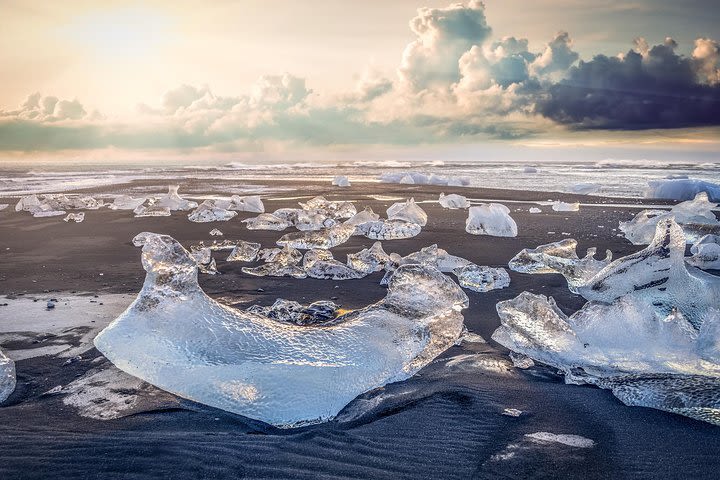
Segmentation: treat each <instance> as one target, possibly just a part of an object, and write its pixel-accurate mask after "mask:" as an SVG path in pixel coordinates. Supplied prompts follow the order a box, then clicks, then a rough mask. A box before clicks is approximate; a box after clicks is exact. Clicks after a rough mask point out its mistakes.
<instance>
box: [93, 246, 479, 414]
mask: <svg viewBox="0 0 720 480" xmlns="http://www.w3.org/2000/svg"><path fill="white" fill-rule="evenodd" d="M142 260H143V266H144V268H145V270H146V271H147V276H146V279H145V284H144V286H143V289H142V291H141V292H140V294H139V295H138V298H137V299H136V300H135V301H134V302H133V304H132V305H131V306H130V307H129V308H128V309H127V310H126V311H125V312H124V313H123V314H121V315H120V316H119V317H118V318H116V319H115V320H114V321H113V322H112V323H111V324H110V325H109V326H108V327H107V328H105V329H104V330H103V331H102V332H100V334H99V335H98V336H97V337H96V338H95V346H96V347H97V348H98V350H99V351H100V352H102V353H103V355H105V356H106V357H107V358H108V359H109V360H110V361H111V362H112V363H114V364H115V365H116V366H117V367H118V368H120V369H121V370H124V371H125V372H127V373H130V374H131V375H134V376H136V377H139V378H141V379H143V380H145V381H147V382H149V383H151V384H153V385H156V386H158V387H160V388H162V389H164V390H167V391H169V392H172V393H174V394H176V395H179V396H181V397H184V398H188V399H191V400H195V401H198V402H201V403H204V404H207V405H210V406H213V407H217V408H220V409H224V410H228V411H231V412H235V413H238V414H241V415H245V416H248V417H251V418H255V419H258V420H262V421H265V422H268V423H271V424H274V425H277V426H282V427H290V426H298V425H302V424H307V423H314V422H320V421H325V420H328V419H331V418H332V417H334V416H335V415H336V414H337V413H338V412H339V411H340V410H341V409H342V408H343V407H344V406H345V405H346V404H347V403H348V402H350V401H351V400H352V399H354V398H355V397H356V396H358V395H359V394H361V393H363V392H366V391H368V390H371V389H374V388H377V387H380V386H382V385H385V384H387V383H390V382H396V381H401V380H404V379H406V378H408V377H410V376H412V375H413V374H414V373H415V372H417V371H418V370H419V369H420V368H422V367H423V366H425V365H427V364H428V363H429V362H431V361H432V360H433V359H434V358H435V357H436V356H437V355H439V354H440V353H442V352H443V351H444V350H446V349H447V348H449V347H450V346H452V345H454V344H455V343H456V342H457V341H458V339H459V338H460V336H461V334H462V330H463V317H462V314H461V310H462V309H463V308H466V307H467V305H468V298H467V296H466V295H465V294H464V293H463V292H462V290H461V289H460V287H458V286H457V285H456V284H455V283H454V282H452V281H451V280H450V279H449V278H448V277H446V276H445V275H444V274H442V273H440V272H438V271H437V270H435V269H432V268H428V267H422V266H419V265H406V266H403V267H400V268H399V269H398V270H397V272H396V273H395V275H394V276H393V280H392V282H391V284H390V286H389V289H388V293H387V296H386V297H385V299H383V300H381V301H380V302H378V303H377V304H374V305H370V306H368V307H365V308H363V309H360V310H356V311H352V312H349V313H346V314H344V315H341V316H338V317H337V318H335V319H334V321H333V322H331V324H330V325H322V326H314V325H312V324H311V325H307V326H300V325H295V324H293V323H291V322H286V321H278V320H275V319H272V318H269V317H268V316H265V315H260V314H256V313H252V312H247V311H240V310H236V309H233V308H230V307H227V306H225V305H221V304H220V303H218V302H216V301H214V300H212V299H211V298H209V297H208V296H207V295H206V294H205V293H204V292H203V291H202V290H201V289H200V287H199V285H198V283H197V267H196V262H195V261H194V260H193V259H192V258H190V256H189V255H188V252H187V251H186V250H185V249H184V248H182V246H181V245H180V244H179V243H178V242H176V241H175V240H174V239H172V238H171V237H169V236H166V235H157V236H154V237H151V236H146V238H145V245H144V246H143V254H142Z"/></svg>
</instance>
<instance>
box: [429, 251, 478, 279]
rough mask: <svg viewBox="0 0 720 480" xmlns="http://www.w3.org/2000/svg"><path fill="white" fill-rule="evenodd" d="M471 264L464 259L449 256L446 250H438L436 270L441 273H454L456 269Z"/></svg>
mask: <svg viewBox="0 0 720 480" xmlns="http://www.w3.org/2000/svg"><path fill="white" fill-rule="evenodd" d="M471 264H472V262H471V261H470V260H468V259H466V258H462V257H458V256H455V255H450V254H449V253H448V252H447V250H444V249H442V248H438V253H437V269H438V270H440V271H441V272H443V273H450V272H454V271H455V270H456V269H458V268H462V267H465V266H467V265H471Z"/></svg>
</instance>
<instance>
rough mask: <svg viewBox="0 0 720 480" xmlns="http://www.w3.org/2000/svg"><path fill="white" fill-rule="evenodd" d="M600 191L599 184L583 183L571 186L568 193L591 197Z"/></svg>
mask: <svg viewBox="0 0 720 480" xmlns="http://www.w3.org/2000/svg"><path fill="white" fill-rule="evenodd" d="M598 190H600V185H598V184H597V183H590V182H582V183H576V184H574V185H570V187H568V191H569V192H571V193H579V194H581V195H590V194H591V193H595V192H597V191H598Z"/></svg>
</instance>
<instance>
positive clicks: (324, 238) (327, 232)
mask: <svg viewBox="0 0 720 480" xmlns="http://www.w3.org/2000/svg"><path fill="white" fill-rule="evenodd" d="M353 233H355V226H354V225H347V224H344V223H341V224H340V225H336V226H334V227H330V228H326V229H324V230H317V231H310V232H292V233H287V234H285V235H283V236H282V237H280V239H279V240H278V241H277V242H276V243H277V244H278V245H280V246H285V245H288V246H290V247H292V248H299V249H302V250H309V249H314V248H324V249H328V248H332V247H336V246H338V245H340V244H342V243H345V242H347V241H348V240H349V239H350V237H351V236H352V234H353Z"/></svg>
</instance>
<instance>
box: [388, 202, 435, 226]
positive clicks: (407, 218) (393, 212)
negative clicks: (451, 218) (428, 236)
mask: <svg viewBox="0 0 720 480" xmlns="http://www.w3.org/2000/svg"><path fill="white" fill-rule="evenodd" d="M387 216H388V220H402V221H404V222H408V223H416V224H418V225H420V226H421V227H424V226H425V225H426V224H427V213H425V210H423V209H422V208H420V207H419V206H418V205H417V204H416V203H415V199H414V198H411V199H410V200H407V201H405V202H398V203H393V204H392V205H390V207H389V208H388V209H387Z"/></svg>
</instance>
